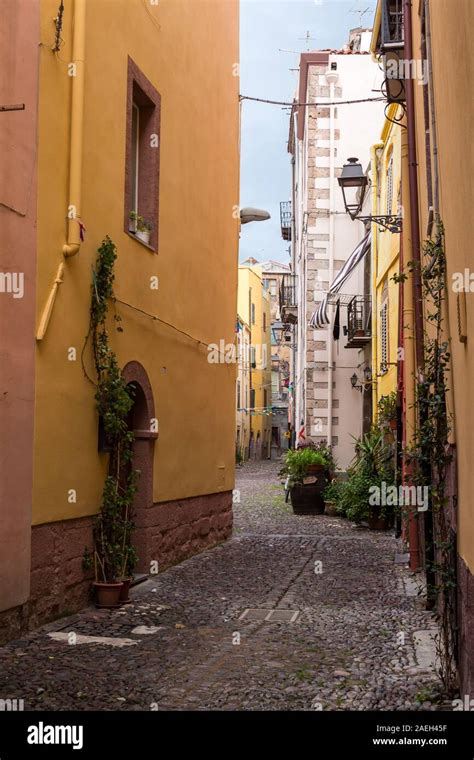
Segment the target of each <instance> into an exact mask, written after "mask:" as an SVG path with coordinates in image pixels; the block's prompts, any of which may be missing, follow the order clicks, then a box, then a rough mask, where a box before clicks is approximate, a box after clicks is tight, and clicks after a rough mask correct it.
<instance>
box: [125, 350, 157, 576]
mask: <svg viewBox="0 0 474 760" xmlns="http://www.w3.org/2000/svg"><path fill="white" fill-rule="evenodd" d="M122 374H123V377H124V379H125V381H126V382H127V385H128V386H130V387H131V388H132V390H133V399H134V402H133V407H132V409H131V411H130V414H129V418H128V424H129V428H130V430H132V431H133V433H134V436H135V440H134V444H133V468H134V469H136V470H140V473H141V474H140V478H139V480H138V489H137V493H136V494H135V499H134V522H135V531H134V534H133V538H134V541H133V542H134V545H135V547H136V549H137V553H138V565H137V568H136V570H137V571H138V572H140V573H147V574H148V573H149V572H150V562H151V560H153V559H157V558H154V557H151V556H150V550H151V544H150V526H149V525H148V522H149V519H148V516H149V514H151V512H150V510H151V508H152V506H153V455H154V448H155V441H156V439H157V438H158V433H157V432H156V418H155V404H154V400H153V390H152V387H151V383H150V380H149V378H148V375H147V373H146V370H145V369H144V367H143V366H142V365H141V364H140V363H139V362H136V361H131V362H128V364H127V365H126V366H125V367H124V369H123V373H122Z"/></svg>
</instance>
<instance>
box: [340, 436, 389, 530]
mask: <svg viewBox="0 0 474 760" xmlns="http://www.w3.org/2000/svg"><path fill="white" fill-rule="evenodd" d="M390 456H391V455H390V449H389V447H388V446H387V445H386V444H385V441H384V433H383V431H382V430H381V429H377V428H372V429H371V430H370V431H369V432H368V433H365V435H363V436H362V438H359V439H357V440H356V445H355V456H354V459H353V461H352V463H351V466H350V468H349V470H348V479H347V482H346V483H345V484H344V489H343V492H342V499H341V501H342V508H343V509H344V511H345V513H346V516H347V517H348V518H349V519H350V520H353V521H354V522H356V523H360V522H365V523H367V524H368V526H369V528H370V529H371V530H387V529H388V528H389V527H390V525H391V524H392V521H393V516H394V506H393V505H391V504H373V503H372V499H371V495H372V493H373V489H374V487H375V488H378V489H380V493H381V492H382V485H383V483H385V484H386V485H391V484H393V480H394V471H393V468H392V467H391V465H390Z"/></svg>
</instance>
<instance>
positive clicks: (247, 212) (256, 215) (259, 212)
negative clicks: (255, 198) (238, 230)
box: [240, 208, 271, 224]
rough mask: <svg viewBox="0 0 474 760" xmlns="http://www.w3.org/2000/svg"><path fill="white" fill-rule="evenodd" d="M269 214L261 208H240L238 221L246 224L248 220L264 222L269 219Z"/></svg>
mask: <svg viewBox="0 0 474 760" xmlns="http://www.w3.org/2000/svg"><path fill="white" fill-rule="evenodd" d="M270 218H271V217H270V214H269V212H268V211H266V210H265V209H263V208H241V209H240V223H241V224H248V223H249V222H266V221H267V219H270Z"/></svg>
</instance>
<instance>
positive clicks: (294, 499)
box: [280, 447, 328, 514]
mask: <svg viewBox="0 0 474 760" xmlns="http://www.w3.org/2000/svg"><path fill="white" fill-rule="evenodd" d="M327 468H328V459H327V457H325V456H324V454H323V453H322V452H320V451H315V450H314V449H313V448H310V447H305V448H299V449H290V450H289V451H288V452H287V453H286V457H285V465H284V467H283V468H282V469H281V471H280V475H281V476H286V483H285V488H286V489H287V490H288V491H289V493H290V499H291V505H292V507H293V512H294V513H295V514H322V513H323V512H324V500H323V491H324V489H325V487H326V484H327Z"/></svg>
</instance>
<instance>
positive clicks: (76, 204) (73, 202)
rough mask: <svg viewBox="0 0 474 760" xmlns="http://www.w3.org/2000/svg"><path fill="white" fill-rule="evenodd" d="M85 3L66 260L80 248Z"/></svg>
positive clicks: (77, 21)
mask: <svg viewBox="0 0 474 760" xmlns="http://www.w3.org/2000/svg"><path fill="white" fill-rule="evenodd" d="M85 18H86V0H74V19H73V30H74V32H73V42H72V57H73V62H74V65H75V67H76V70H75V76H73V77H71V79H72V83H71V87H72V96H71V128H70V138H69V140H70V142H69V198H68V207H69V209H70V207H71V206H72V207H73V208H74V216H73V218H72V219H71V218H69V215H68V222H67V243H65V245H63V254H64V256H65V257H66V258H69V257H71V256H75V255H76V254H77V253H79V249H80V247H81V237H80V224H79V220H80V218H81V189H82V143H83V140H82V135H83V124H84V52H85Z"/></svg>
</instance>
